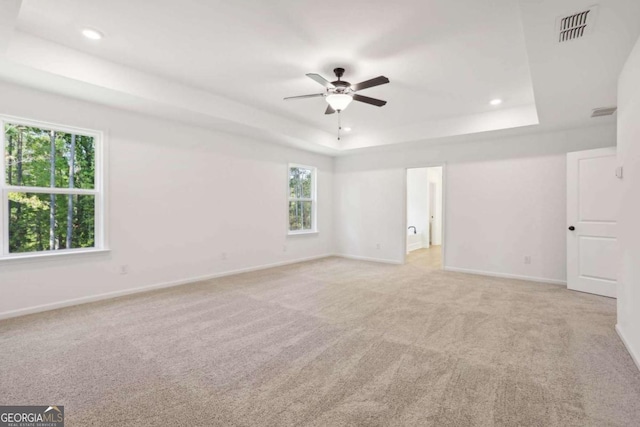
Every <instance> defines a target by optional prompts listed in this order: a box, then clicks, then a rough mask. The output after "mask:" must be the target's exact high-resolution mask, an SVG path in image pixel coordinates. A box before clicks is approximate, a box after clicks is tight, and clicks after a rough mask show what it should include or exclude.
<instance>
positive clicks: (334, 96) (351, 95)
mask: <svg viewBox="0 0 640 427" xmlns="http://www.w3.org/2000/svg"><path fill="white" fill-rule="evenodd" d="M333 72H334V73H335V74H336V77H337V78H338V80H336V81H334V82H330V81H329V80H327V79H325V78H324V77H322V76H321V75H319V74H314V73H309V74H307V77H309V78H311V79H313V80H315V81H316V82H318V83H320V84H321V85H322V86H324V87H325V88H326V92H324V93H315V94H312V95H301V96H290V97H287V98H285V101H286V100H289V99H302V98H316V97H321V96H322V97H325V98H326V100H327V103H328V104H329V105H328V106H327V109H326V111H325V112H324V113H325V114H333V113H335V112H336V111H337V112H338V113H339V112H341V111H343V110H344V109H345V108H347V106H348V105H349V104H350V103H351V101H360V102H364V103H365V104H371V105H375V106H376V107H382V106H383V105H385V104H386V103H387V101H383V100H381V99H376V98H369V97H368V96H362V95H359V94H357V93H356V92H358V91H361V90H363V89H367V88H370V87H374V86H379V85H383V84H386V83H389V79H388V78H386V77H385V76H379V77H376V78H373V79H370V80H366V81H364V82H361V83H358V84H355V85H352V84H351V83H349V82H345V81H343V80H340V79H341V78H342V76H343V74H344V68H335V69H334V70H333Z"/></svg>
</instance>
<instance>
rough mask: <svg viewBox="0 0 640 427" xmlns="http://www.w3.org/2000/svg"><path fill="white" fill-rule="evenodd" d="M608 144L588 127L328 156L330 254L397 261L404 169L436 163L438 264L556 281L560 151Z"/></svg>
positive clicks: (561, 237) (610, 137)
mask: <svg viewBox="0 0 640 427" xmlns="http://www.w3.org/2000/svg"><path fill="white" fill-rule="evenodd" d="M612 145H615V127H613V126H596V127H592V128H586V129H580V130H572V131H564V132H550V133H540V134H530V135H526V136H519V137H508V138H501V139H493V140H491V139H485V140H481V141H474V142H469V143H457V144H450V145H439V146H426V147H424V148H420V147H415V148H411V149H407V150H398V151H382V150H381V151H377V152H372V153H362V154H360V155H354V156H347V157H340V158H337V159H336V163H335V176H334V182H335V187H334V188H335V193H336V194H335V200H336V206H335V210H336V213H335V232H336V247H337V251H338V252H339V253H341V254H345V255H348V256H352V257H356V258H365V259H380V260H385V261H388V262H395V263H400V262H403V260H404V256H405V254H404V234H405V230H404V214H403V212H404V211H403V209H402V207H403V206H404V203H405V197H404V191H403V188H404V185H405V178H404V177H405V168H407V167H421V166H434V165H437V164H441V163H446V167H445V170H444V174H445V183H444V185H445V198H444V205H445V224H444V228H445V233H444V245H445V266H446V267H448V268H450V269H454V268H457V269H468V270H473V271H479V272H487V273H492V274H501V275H512V276H524V277H529V278H535V279H541V280H545V279H546V280H549V281H555V282H563V281H565V280H566V277H565V252H566V243H565V236H566V234H565V230H564V223H565V220H566V219H565V191H566V190H565V187H566V176H565V167H566V166H565V154H566V153H567V152H569V151H578V150H583V149H590V148H598V147H605V146H612ZM505 225H506V226H505ZM378 244H379V249H378V247H377V245H378ZM525 255H530V256H531V257H532V263H531V264H530V265H525V264H524V256H525Z"/></svg>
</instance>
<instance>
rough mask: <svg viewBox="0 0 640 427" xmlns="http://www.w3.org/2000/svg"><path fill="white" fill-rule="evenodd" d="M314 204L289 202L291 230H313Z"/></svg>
mask: <svg viewBox="0 0 640 427" xmlns="http://www.w3.org/2000/svg"><path fill="white" fill-rule="evenodd" d="M311 207H312V202H289V230H291V231H299V230H311V229H312V226H313V222H312V218H311Z"/></svg>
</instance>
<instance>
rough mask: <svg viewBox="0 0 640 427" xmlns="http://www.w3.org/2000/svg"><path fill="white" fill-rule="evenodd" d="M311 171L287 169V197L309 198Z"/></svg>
mask: <svg viewBox="0 0 640 427" xmlns="http://www.w3.org/2000/svg"><path fill="white" fill-rule="evenodd" d="M312 172H313V171H312V170H311V169H305V168H290V169H289V197H291V198H298V199H299V198H305V199H310V198H311V188H312V177H313V173H312Z"/></svg>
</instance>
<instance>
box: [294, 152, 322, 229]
mask: <svg viewBox="0 0 640 427" xmlns="http://www.w3.org/2000/svg"><path fill="white" fill-rule="evenodd" d="M314 231H316V168H314V167H311V166H302V165H295V164H291V165H289V233H290V234H295V233H309V232H314Z"/></svg>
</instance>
